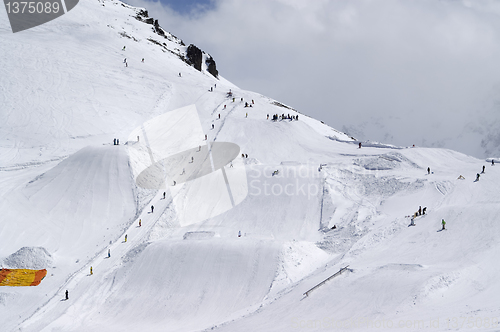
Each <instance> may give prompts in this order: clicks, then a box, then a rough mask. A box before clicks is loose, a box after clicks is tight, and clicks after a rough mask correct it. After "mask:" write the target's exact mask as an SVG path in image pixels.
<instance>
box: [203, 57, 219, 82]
mask: <svg viewBox="0 0 500 332" xmlns="http://www.w3.org/2000/svg"><path fill="white" fill-rule="evenodd" d="M205 63H206V65H207V71H208V72H209V73H210V74H212V75H213V77H215V78H218V77H219V72H218V71H217V65H216V64H215V60H214V58H212V57H211V56H210V55H207V59H206V60H205Z"/></svg>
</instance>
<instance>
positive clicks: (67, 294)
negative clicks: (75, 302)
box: [66, 289, 69, 300]
mask: <svg viewBox="0 0 500 332" xmlns="http://www.w3.org/2000/svg"><path fill="white" fill-rule="evenodd" d="M66 300H69V293H68V290H67V289H66Z"/></svg>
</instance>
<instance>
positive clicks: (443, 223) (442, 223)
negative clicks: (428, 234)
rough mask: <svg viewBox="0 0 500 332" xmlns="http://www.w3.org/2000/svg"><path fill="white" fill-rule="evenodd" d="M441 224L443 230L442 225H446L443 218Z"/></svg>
mask: <svg viewBox="0 0 500 332" xmlns="http://www.w3.org/2000/svg"><path fill="white" fill-rule="evenodd" d="M441 225H443V228H441V230H444V229H445V228H444V225H446V221H444V219H443V220H442V221H441Z"/></svg>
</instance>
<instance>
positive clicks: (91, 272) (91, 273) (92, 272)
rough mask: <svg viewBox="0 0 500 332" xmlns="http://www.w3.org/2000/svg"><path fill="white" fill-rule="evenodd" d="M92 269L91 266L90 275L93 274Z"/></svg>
mask: <svg viewBox="0 0 500 332" xmlns="http://www.w3.org/2000/svg"><path fill="white" fill-rule="evenodd" d="M93 274H94V271H93V270H92V266H91V267H90V275H93Z"/></svg>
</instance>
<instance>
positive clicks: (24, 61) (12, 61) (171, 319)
mask: <svg viewBox="0 0 500 332" xmlns="http://www.w3.org/2000/svg"><path fill="white" fill-rule="evenodd" d="M138 13H141V10H140V9H135V8H131V7H129V6H127V5H125V4H122V3H121V2H117V1H93V0H84V1H81V2H80V3H79V4H78V6H77V7H75V8H74V9H73V10H72V11H71V12H69V13H68V14H66V15H64V16H63V17H61V18H59V19H57V20H54V21H52V22H50V23H48V24H45V25H42V26H40V27H37V28H35V29H32V30H29V31H25V32H22V33H18V34H15V35H13V34H12V33H11V32H10V28H9V29H7V28H8V27H7V25H6V23H0V24H1V25H0V33H1V34H2V36H1V37H2V45H6V47H2V48H1V49H0V52H1V55H2V56H1V57H0V62H1V65H0V71H1V75H2V76H1V77H2V80H1V81H0V98H1V100H0V102H1V105H2V107H1V108H0V112H1V115H2V119H5V121H2V123H0V160H1V164H0V188H1V189H0V197H1V200H0V215H1V216H2V220H1V221H0V243H1V245H0V259H1V261H2V262H3V263H2V264H4V265H3V266H4V267H10V266H15V267H17V268H28V267H30V266H31V267H33V266H36V267H38V266H42V265H43V267H44V268H47V270H48V274H47V277H46V278H45V279H44V280H43V281H42V283H41V284H40V285H39V286H36V287H30V288H29V289H28V288H9V287H3V288H2V289H0V306H4V307H5V308H8V310H0V321H1V322H2V329H4V330H7V331H11V330H19V329H21V330H25V331H53V330H64V331H87V330H89V329H90V330H106V331H115V330H116V331H118V330H120V331H122V330H129V329H144V330H148V331H165V330H168V331H186V330H203V329H215V330H223V331H224V330H225V331H255V330H281V331H288V330H293V329H299V328H307V329H310V330H322V329H324V328H331V326H335V327H337V326H340V328H342V327H343V328H344V329H351V328H353V329H358V330H367V329H376V328H378V327H379V325H380V324H383V322H385V323H386V324H387V323H388V322H389V321H390V322H392V324H393V326H397V324H398V323H399V322H400V321H403V322H406V321H411V322H413V323H412V324H414V323H415V322H416V324H417V326H416V327H415V326H410V327H408V328H409V329H418V328H420V325H418V324H423V325H422V326H423V327H424V328H425V327H427V328H431V327H432V328H435V329H436V330H446V329H450V328H453V329H458V328H460V326H455V325H454V324H458V323H460V321H458V320H455V318H457V317H472V318H473V319H474V324H476V325H474V326H473V327H478V328H490V329H492V330H494V329H498V324H497V323H495V319H496V318H497V317H499V315H500V311H499V309H498V306H497V303H496V297H497V296H496V295H498V294H499V291H500V290H499V288H500V283H498V281H497V280H496V276H497V275H498V272H499V271H498V268H497V267H496V265H495V264H492V262H494V261H495V259H496V257H497V256H498V251H499V250H500V248H499V245H498V244H497V241H496V239H497V238H498V236H499V235H500V234H498V233H499V232H500V228H499V227H498V225H496V222H495V221H496V219H497V217H496V216H498V213H499V204H498V203H499V202H498V198H497V197H498V188H497V187H498V186H497V185H496V183H498V181H499V180H500V171H498V172H497V169H496V167H500V165H499V166H489V165H487V164H485V163H483V162H482V161H480V160H477V159H475V158H472V157H468V156H465V155H463V154H460V153H456V152H453V151H450V150H443V149H423V148H402V147H396V146H390V145H386V144H383V143H368V144H363V146H362V147H361V148H359V147H358V142H355V141H354V140H353V139H352V138H350V137H349V136H347V135H346V134H343V133H341V132H339V131H337V130H335V129H332V128H330V127H328V126H326V125H324V124H322V123H320V122H319V121H316V120H314V119H311V118H309V117H307V116H305V115H303V114H300V113H298V112H296V111H295V110H293V109H292V108H290V107H288V106H286V105H283V104H281V103H279V102H276V101H274V100H272V99H270V98H267V97H265V96H262V95H260V94H258V93H254V92H250V91H245V90H242V89H240V88H238V87H236V86H234V85H233V84H231V83H230V82H228V81H226V80H225V79H224V78H223V77H221V76H220V75H219V76H218V79H216V78H215V77H214V76H213V75H212V74H210V73H207V72H206V70H208V69H207V67H205V65H207V63H206V62H205V63H203V62H202V68H201V69H202V70H201V71H198V70H196V69H195V68H193V67H192V66H189V65H188V64H186V62H184V61H183V60H182V59H181V58H180V57H179V55H182V54H183V52H184V51H185V49H183V48H182V47H185V46H183V45H182V43H181V42H180V40H179V39H177V38H175V37H174V36H172V35H171V34H169V33H167V32H166V31H164V30H163V29H162V30H161V31H163V36H165V37H162V36H160V35H158V33H157V32H158V31H159V27H158V26H156V25H155V24H154V21H153V24H150V23H148V22H145V20H146V19H147V18H146V17H145V16H144V15H143V14H142V16H141V17H142V18H141V20H138V19H136V18H135V17H136V16H137V15H138ZM0 22H4V21H3V20H0ZM124 46H125V48H124ZM125 58H126V63H125V62H124V59H125ZM143 58H144V62H142V59H143ZM203 59H204V60H206V59H208V56H207V55H204V58H203ZM179 74H181V75H179ZM229 92H231V94H229ZM245 104H246V105H245ZM250 106H251V107H250ZM274 114H278V115H284V117H282V118H281V119H279V120H278V121H272V120H271V119H272V116H273V115H274ZM289 115H290V116H293V117H296V116H298V120H290V119H289V118H288V116H289ZM176 116H178V117H176ZM268 116H269V119H268ZM182 119H188V120H189V121H183V120H182ZM144 133H146V135H144ZM205 135H206V136H205ZM137 136H139V138H137ZM149 138H151V141H150V140H149ZM153 138H154V139H153ZM116 139H119V144H117V145H114V144H113V142H114V140H116ZM115 142H116V141H115ZM225 143H227V144H228V146H231V147H235V146H236V147H238V149H239V150H238V152H237V153H233V152H234V151H233V150H232V149H228V150H231V151H225V152H227V154H223V156H222V157H221V159H220V160H223V162H222V161H221V162H220V163H218V159H217V158H215V159H212V160H211V161H210V163H209V162H208V159H207V158H209V157H208V156H210V153H209V151H211V149H212V148H213V147H214V146H220V144H225ZM197 147H198V149H197ZM215 150H216V149H214V151H215ZM235 151H236V150H235ZM212 152H213V151H212ZM197 153H200V154H202V155H203V156H204V157H202V158H201V159H202V160H203V162H200V163H199V164H198V159H197V155H196V154H197ZM189 156H193V157H194V158H196V162H195V161H194V160H192V163H193V165H192V166H193V167H201V168H199V169H202V170H203V172H201V173H199V175H200V176H199V177H197V176H194V175H193V174H195V175H197V174H198V173H196V170H199V169H198V168H197V169H195V170H194V171H193V170H191V169H190V168H189V167H191V166H189V165H190V161H189ZM215 156H216V157H217V156H218V155H217V154H215ZM212 157H214V154H212ZM186 163H187V164H186ZM483 164H485V165H486V166H487V167H486V172H485V174H482V175H481V177H480V180H479V181H476V182H474V179H475V177H476V173H479V172H480V171H481V168H482V166H483ZM153 165H161V167H160V168H161V169H160V168H159V169H160V170H161V174H163V175H165V177H164V178H162V181H163V182H161V183H160V185H158V186H148V185H147V184H150V183H151V181H149V180H150V179H149V178H148V176H149V175H148V174H149V173H148V174H146V175H148V176H143V178H144V179H145V181H142V180H141V179H140V177H141V174H143V175H144V174H145V173H144V172H145V171H147V170H148V169H149V168H150V167H152V166H153ZM186 165H188V166H186ZM209 166H210V167H209ZM427 167H431V172H429V173H428V172H427ZM181 169H182V170H183V171H185V172H182V170H181ZM191 171H193V173H190V172H191ZM186 174H188V175H189V176H188V175H186ZM191 175H193V176H191ZM460 175H462V176H463V177H465V179H463V180H462V179H459V176H460ZM183 176H184V177H183ZM173 179H177V180H178V184H176V185H175V186H174V185H173V182H169V181H171V180H173ZM167 180H168V181H167ZM148 181H149V182H148ZM156 184H158V183H156ZM148 188H149V189H148ZM243 193H244V195H243ZM239 194H242V195H241V196H239ZM231 196H232V197H233V200H231V199H230V197H231ZM236 198H238V199H236ZM419 206H422V207H427V213H426V215H425V216H419V217H417V218H416V220H415V223H416V226H412V227H408V225H409V223H410V220H409V218H408V216H410V215H412V214H413V213H414V212H415V211H417V209H418V208H419ZM441 219H445V220H446V222H447V224H446V228H447V229H446V230H443V231H440V229H441ZM347 265H349V269H348V270H347V271H346V272H345V273H343V274H341V275H340V276H338V277H336V278H334V279H332V280H330V281H328V282H327V283H325V284H324V285H323V286H321V287H319V288H318V289H316V290H314V291H313V292H311V293H310V295H309V296H308V297H305V298H304V295H303V294H304V293H305V292H306V291H307V290H309V289H311V288H312V287H313V286H315V285H316V284H318V283H320V282H321V281H323V280H325V279H326V278H328V277H330V276H331V275H333V274H334V273H336V272H338V271H339V269H340V268H341V267H345V266H347ZM90 268H92V272H93V273H92V274H90ZM66 290H68V293H69V299H68V300H66V299H65V291H66ZM436 319H437V320H438V322H437V324H438V325H436ZM352 321H355V322H356V324H357V325H355V326H352V325H350V326H347V325H346V324H348V323H349V322H352ZM479 322H480V323H481V324H482V325H481V326H479V325H477V324H479ZM497 322H498V320H497ZM332 324H337V325H332ZM339 324H340V325H339ZM342 324H343V325H342ZM486 324H488V326H486Z"/></svg>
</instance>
